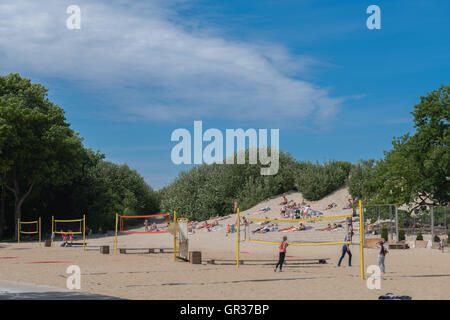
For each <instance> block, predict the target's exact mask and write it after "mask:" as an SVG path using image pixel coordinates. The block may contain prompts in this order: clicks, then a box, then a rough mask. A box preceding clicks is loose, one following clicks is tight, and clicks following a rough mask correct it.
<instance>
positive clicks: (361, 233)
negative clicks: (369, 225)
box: [359, 200, 364, 280]
mask: <svg viewBox="0 0 450 320" xmlns="http://www.w3.org/2000/svg"><path fill="white" fill-rule="evenodd" d="M359 250H360V255H361V280H364V220H363V211H362V201H361V200H359Z"/></svg>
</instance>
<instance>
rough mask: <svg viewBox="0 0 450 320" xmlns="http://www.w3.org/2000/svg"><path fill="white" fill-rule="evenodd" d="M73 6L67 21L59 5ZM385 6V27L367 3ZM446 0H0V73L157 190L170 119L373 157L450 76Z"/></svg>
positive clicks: (291, 148) (174, 169) (164, 180)
mask: <svg viewBox="0 0 450 320" xmlns="http://www.w3.org/2000/svg"><path fill="white" fill-rule="evenodd" d="M72 4H76V5H78V6H79V7H80V8H81V29H80V30H68V29H67V28H66V19H67V18H68V16H69V15H68V14H67V13H66V9H67V7H68V6H69V5H72ZM371 4H376V5H378V6H379V7H380V8H381V29H380V30H369V29H368V28H367V27H366V19H367V18H368V16H369V15H368V14H367V13H366V8H367V7H368V6H369V5H371ZM449 13H450V2H448V1H392V0H391V1H356V0H355V1H325V0H322V1H313V0H309V1H301V0H296V1H294V0H289V1H287V0H258V1H256V0H247V1H232V0H227V1H226V0H220V1H200V0H195V1H190V0H166V1H162V0H154V1H138V0H134V1H125V0H112V1H99V0H89V1H84V0H70V1H61V0H48V1H24V0H14V1H13V0H3V1H2V2H1V4H0V74H2V75H4V74H8V73H10V72H14V73H20V74H21V75H22V76H24V77H28V78H31V79H32V81H33V82H40V83H42V84H43V85H44V86H46V87H47V88H49V98H50V99H51V100H52V101H53V102H55V103H57V104H59V105H60V106H61V107H63V108H64V109H65V110H66V115H67V119H68V122H70V123H71V124H72V126H73V128H74V129H75V130H76V131H78V132H80V135H81V136H82V137H84V139H85V141H84V143H85V145H86V146H87V147H91V148H93V149H94V150H97V149H99V150H100V151H101V152H103V153H105V155H106V159H107V160H110V161H113V162H117V163H127V164H128V165H129V166H130V167H132V168H134V169H136V170H137V171H138V172H140V173H141V174H142V175H143V176H144V178H145V179H146V181H147V182H148V183H149V184H150V185H151V186H152V187H154V188H156V189H158V188H160V187H162V186H164V185H166V184H168V183H170V181H171V180H172V179H173V178H174V177H175V176H176V175H177V173H178V171H179V170H184V169H186V168H187V166H183V165H182V166H176V165H174V164H173V163H172V161H171V159H170V153H171V149H172V147H173V146H174V145H175V143H174V142H171V141H170V136H171V133H172V131H173V130H175V129H176V128H186V129H189V130H193V121H194V120H202V121H203V127H204V128H205V129H206V128H217V129H220V130H223V132H225V129H226V128H244V129H248V128H255V129H260V128H261V129H262V128H267V129H270V128H279V129H280V147H281V149H282V150H283V151H287V152H290V153H291V154H292V155H293V156H294V157H295V158H296V159H299V160H311V161H315V160H318V161H324V160H330V159H339V160H348V161H352V162H354V161H357V160H358V159H360V158H380V157H382V154H383V150H387V149H390V147H391V141H392V138H393V137H394V136H400V135H402V134H405V133H406V132H408V131H410V132H411V131H413V126H412V121H411V120H412V117H411V115H410V112H411V111H412V109H413V106H414V105H415V104H417V103H418V102H419V97H420V96H422V95H425V94H426V93H427V92H429V91H431V90H434V89H437V88H438V87H439V86H440V85H441V83H444V84H448V80H449V75H450V32H449V30H450V22H449Z"/></svg>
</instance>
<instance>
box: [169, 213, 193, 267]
mask: <svg viewBox="0 0 450 320" xmlns="http://www.w3.org/2000/svg"><path fill="white" fill-rule="evenodd" d="M178 222H185V223H186V226H187V230H186V231H187V233H186V254H187V256H186V259H189V239H188V237H189V226H188V222H189V220H188V219H186V218H178V219H177V220H176V221H175V223H176V229H175V235H174V239H175V243H174V250H173V251H174V253H175V261H177V258H180V259H184V258H183V257H181V256H179V255H177V253H178V251H179V249H178V251H177V248H178V247H179V246H177V242H178V237H177V235H178Z"/></svg>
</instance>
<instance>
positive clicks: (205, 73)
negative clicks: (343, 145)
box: [0, 0, 342, 126]
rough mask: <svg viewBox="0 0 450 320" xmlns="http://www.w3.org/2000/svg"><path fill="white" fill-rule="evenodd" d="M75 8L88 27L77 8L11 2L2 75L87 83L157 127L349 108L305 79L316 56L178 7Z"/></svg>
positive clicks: (52, 0) (0, 43)
mask: <svg viewBox="0 0 450 320" xmlns="http://www.w3.org/2000/svg"><path fill="white" fill-rule="evenodd" d="M5 2H6V3H5ZM76 2H77V3H76V4H77V5H79V6H80V7H81V14H82V22H81V30H68V29H67V28H66V19H67V18H68V14H67V13H66V8H67V7H68V6H69V5H71V4H74V3H72V2H70V1H61V0H49V1H45V3H44V4H43V1H25V0H10V1H5V0H2V3H1V4H0V59H1V60H0V72H2V73H6V72H16V71H18V70H20V71H21V72H23V71H26V72H27V73H32V74H37V75H39V76H51V77H60V78H64V79H67V80H71V81H75V82H77V83H78V84H79V83H83V84H84V85H85V86H86V87H87V86H89V87H91V88H97V89H98V92H99V95H103V97H102V100H103V102H104V103H105V104H107V105H109V106H111V107H117V108H118V109H117V110H119V111H120V112H121V114H122V115H127V116H129V117H130V118H134V119H136V117H137V118H140V119H150V120H155V121H159V120H164V121H172V120H174V121H176V120H183V119H193V118H196V119H204V118H220V119H232V120H244V121H262V122H271V121H273V120H274V119H279V120H282V121H289V123H291V124H293V123H295V121H297V120H302V119H305V118H306V117H309V116H313V117H315V119H317V120H319V121H321V122H323V121H326V120H329V119H330V118H332V117H333V116H334V114H335V113H336V110H337V108H338V106H339V104H340V103H341V102H342V98H334V97H331V96H330V95H329V93H328V91H327V90H326V89H324V88H318V87H317V86H315V85H313V84H311V83H309V82H307V81H302V80H299V77H300V76H301V74H302V72H306V71H305V70H306V68H308V67H309V66H310V65H311V64H313V63H314V60H312V59H311V58H308V57H303V56H294V55H292V54H290V53H289V52H288V50H286V48H284V47H282V46H280V45H277V44H273V43H265V44H261V43H247V42H246V43H244V42H241V41H237V40H234V39H227V38H226V37H224V36H223V35H221V34H220V32H218V31H217V30H216V29H212V28H211V29H201V28H198V27H195V25H196V24H195V21H185V22H184V21H183V19H182V16H180V15H178V13H177V11H176V8H177V2H175V3H173V2H171V4H172V5H171V6H168V5H167V1H165V2H160V1H152V2H150V3H151V4H145V5H144V4H142V3H140V2H138V3H139V4H130V3H133V2H126V1H108V2H102V1H94V0H90V1H82V0H78V1H76ZM106 3H108V5H106ZM146 3H147V2H146ZM163 3H164V4H163ZM193 26H194V27H193ZM117 110H115V111H117ZM110 116H111V115H110ZM294 126H295V125H294Z"/></svg>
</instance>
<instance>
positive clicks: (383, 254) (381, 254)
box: [377, 241, 389, 274]
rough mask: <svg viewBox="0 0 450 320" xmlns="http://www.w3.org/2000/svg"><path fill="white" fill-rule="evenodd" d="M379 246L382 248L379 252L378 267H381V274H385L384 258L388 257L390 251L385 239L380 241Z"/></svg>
mask: <svg viewBox="0 0 450 320" xmlns="http://www.w3.org/2000/svg"><path fill="white" fill-rule="evenodd" d="M377 247H378V248H380V251H379V252H378V267H379V268H380V271H381V274H384V273H385V266H384V258H385V257H386V253H388V252H389V251H388V250H387V249H386V248H385V246H384V242H383V241H380V242H378V243H377Z"/></svg>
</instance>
